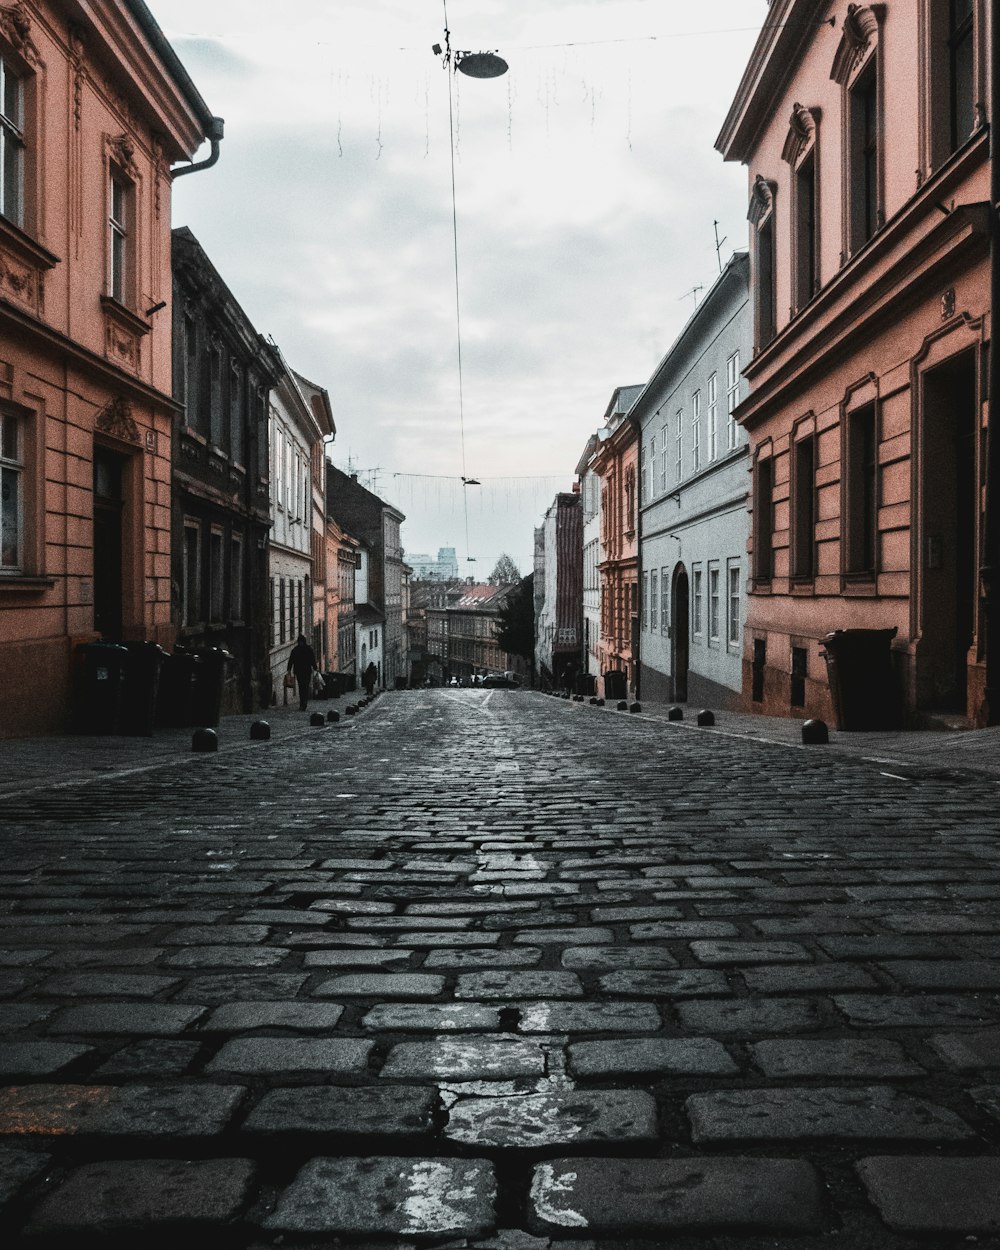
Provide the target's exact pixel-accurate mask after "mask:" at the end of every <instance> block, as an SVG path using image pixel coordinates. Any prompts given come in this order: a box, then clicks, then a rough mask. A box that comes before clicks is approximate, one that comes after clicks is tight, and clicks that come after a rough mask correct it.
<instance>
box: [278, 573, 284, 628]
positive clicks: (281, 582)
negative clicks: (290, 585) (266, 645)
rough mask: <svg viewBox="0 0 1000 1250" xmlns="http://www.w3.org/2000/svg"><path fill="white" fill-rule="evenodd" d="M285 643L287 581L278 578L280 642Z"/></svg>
mask: <svg viewBox="0 0 1000 1250" xmlns="http://www.w3.org/2000/svg"><path fill="white" fill-rule="evenodd" d="M284 641H285V579H284V578H283V577H279V578H278V642H279V643H281V642H284Z"/></svg>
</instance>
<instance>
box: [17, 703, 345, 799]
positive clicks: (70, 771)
mask: <svg viewBox="0 0 1000 1250" xmlns="http://www.w3.org/2000/svg"><path fill="white" fill-rule="evenodd" d="M363 697H364V691H363V690H361V691H355V692H352V693H351V694H348V695H344V696H342V697H341V698H339V699H312V700H310V703H309V707H308V710H307V711H305V712H300V711H299V705H298V700H297V699H294V700H290V701H289V703H288V706H287V707H282V706H281V705H280V704H279V705H277V706H275V707H272V708H269V709H267V711H263V710H261V711H259V712H248V713H240V714H238V715H235V716H224V717H223V718H222V720H221V722H220V724H219V726H218V728H217V729H216V733H217V734H218V738H219V754H220V755H221V754H224V753H225V752H227V751H233V750H236V749H241V748H247V747H254V748H256V747H259V746H262V745H263V746H266V743H257V742H253V741H251V739H250V726H251V725H252V724H253V722H254V721H257V720H264V721H267V723H268V724H269V725H270V727H271V739H272V740H276V739H283V738H288V737H291V736H293V735H295V734H300V733H309V732H312V733H316V732H317V730H315V729H313V728H312V726H310V724H309V717H310V716H311V715H312V713H313V712H321V713H322V714H323V716H326V714H327V712H330V711H337V712H339V713H340V721H339V723H337V724H336V725H331V726H330V728H331V729H337V730H343V729H349V728H350V726H351V725H353V723H354V719H353V717H348V716H346V715H345V713H344V709H345V708H346V707H347V705H348V704H349V703H356V702H357V700H358V699H359V698H363ZM362 715H363V713H362ZM193 733H194V728H193V727H192V728H188V729H157V730H156V731H155V733H154V735H153V737H151V738H141V737H132V736H128V737H125V736H119V735H117V734H115V735H99V736H93V737H92V736H90V735H85V734H60V735H57V736H52V737H45V738H3V739H0V796H3V795H10V794H15V793H17V792H19V791H25V790H33V789H37V788H40V787H44V786H53V785H60V784H65V783H68V782H81V781H96V780H97V779H98V777H100V776H101V775H108V774H113V775H121V774H122V773H128V772H136V771H141V770H143V769H147V768H157V767H159V766H161V765H163V764H168V763H176V762H178V761H182V760H185V759H195V758H198V755H197V754H196V753H195V752H193V751H192V750H191V735H192V734H193Z"/></svg>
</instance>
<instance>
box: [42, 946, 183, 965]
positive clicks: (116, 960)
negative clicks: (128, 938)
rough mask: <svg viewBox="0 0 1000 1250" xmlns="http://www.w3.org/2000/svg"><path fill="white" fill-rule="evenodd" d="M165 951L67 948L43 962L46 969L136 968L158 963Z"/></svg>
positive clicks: (56, 952)
mask: <svg viewBox="0 0 1000 1250" xmlns="http://www.w3.org/2000/svg"><path fill="white" fill-rule="evenodd" d="M165 953H166V952H165V951H163V950H161V949H160V948H159V947H156V946H141V947H131V948H129V949H127V950H126V949H123V948H122V947H120V946H114V947H110V948H109V949H108V950H94V949H92V948H89V947H80V948H79V949H75V948H72V947H70V948H67V949H65V950H58V951H54V952H53V953H52V954H51V955H49V956H48V958H47V959H46V960H45V962H44V965H43V966H44V967H46V968H109V967H113V968H136V967H143V966H145V965H147V964H155V963H159V962H160V959H161V958H162V957H163V956H164V955H165Z"/></svg>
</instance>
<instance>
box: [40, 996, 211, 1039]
mask: <svg viewBox="0 0 1000 1250" xmlns="http://www.w3.org/2000/svg"><path fill="white" fill-rule="evenodd" d="M204 1014H205V1008H204V1007H195V1006H180V1005H177V1004H174V1003H87V1004H86V1005H83V1004H81V1005H80V1006H78V1007H64V1008H63V1009H62V1010H61V1011H60V1012H59V1013H58V1015H56V1017H55V1019H54V1020H52V1021H50V1023H49V1025H48V1031H49V1032H50V1033H74V1034H76V1033H81V1034H85V1035H89V1036H98V1035H105V1034H108V1035H110V1034H115V1035H119V1034H120V1035H124V1034H133V1035H136V1034H140V1035H143V1036H151V1037H172V1036H174V1035H175V1034H177V1033H183V1032H184V1031H185V1030H186V1029H189V1028H191V1026H192V1025H193V1024H195V1023H196V1022H197V1021H198V1020H200V1019H201V1017H202V1016H203V1015H204Z"/></svg>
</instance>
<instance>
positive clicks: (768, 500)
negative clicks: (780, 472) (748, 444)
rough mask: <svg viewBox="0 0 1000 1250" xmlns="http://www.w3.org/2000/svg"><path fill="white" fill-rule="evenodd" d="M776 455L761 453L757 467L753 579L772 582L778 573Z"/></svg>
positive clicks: (755, 469) (754, 497)
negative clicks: (775, 536)
mask: <svg viewBox="0 0 1000 1250" xmlns="http://www.w3.org/2000/svg"><path fill="white" fill-rule="evenodd" d="M774 467H775V466H774V456H773V455H772V452H771V449H770V447H768V448H767V449H766V454H758V456H757V459H756V460H755V461H754V470H753V581H754V585H755V586H770V584H771V580H772V578H773V577H774V479H775V472H774Z"/></svg>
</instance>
